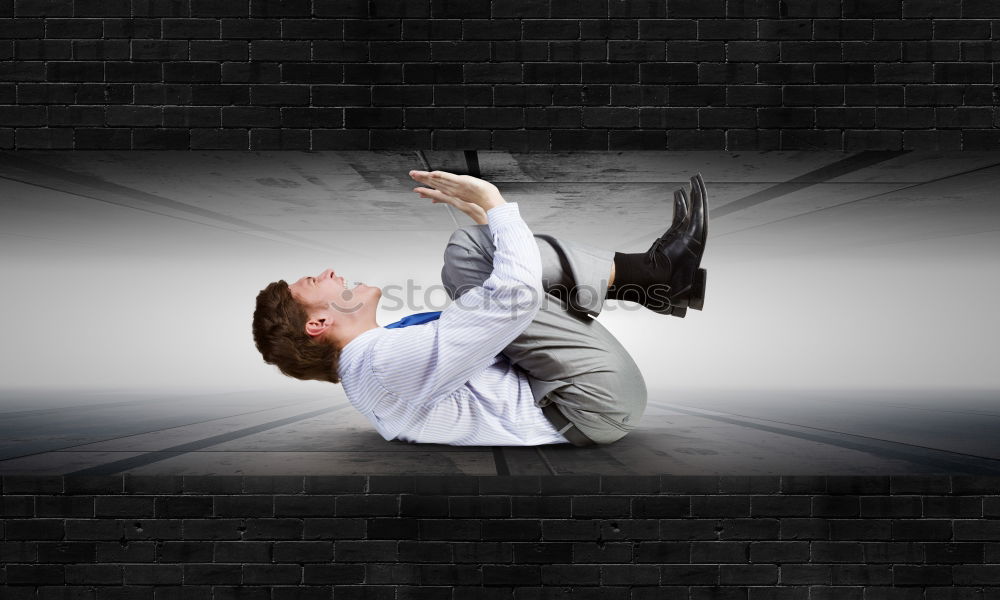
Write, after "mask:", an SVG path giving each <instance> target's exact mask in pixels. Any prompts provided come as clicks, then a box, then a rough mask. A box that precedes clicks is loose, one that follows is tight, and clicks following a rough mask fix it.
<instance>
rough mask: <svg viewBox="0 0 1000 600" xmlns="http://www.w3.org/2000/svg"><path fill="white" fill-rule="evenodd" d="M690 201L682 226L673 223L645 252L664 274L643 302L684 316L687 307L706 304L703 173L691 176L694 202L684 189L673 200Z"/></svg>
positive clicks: (705, 230) (705, 205) (649, 289)
mask: <svg viewBox="0 0 1000 600" xmlns="http://www.w3.org/2000/svg"><path fill="white" fill-rule="evenodd" d="M678 202H683V203H684V204H685V205H689V206H690V207H691V208H690V212H689V213H688V214H687V216H686V217H685V219H684V221H683V222H682V223H681V225H680V227H678V228H677V229H674V228H673V227H671V229H670V230H668V231H667V232H666V233H665V234H663V236H661V237H660V238H658V239H657V240H656V241H655V242H653V245H652V246H651V247H650V248H649V250H648V251H647V253H646V256H647V258H648V261H649V263H650V268H651V269H652V270H654V271H656V272H659V273H661V274H663V279H662V280H661V282H660V283H656V284H652V285H650V286H649V288H648V289H647V295H648V299H647V302H644V303H643V304H644V305H645V306H646V307H647V308H649V309H650V310H652V311H654V312H657V313H660V314H669V315H673V316H675V317H682V318H683V317H684V316H685V314H686V313H687V309H688V308H689V307H690V308H693V309H695V310H702V308H704V306H705V283H706V279H707V275H708V272H707V271H706V270H705V269H702V268H701V257H702V255H703V254H704V252H705V242H706V240H707V238H708V202H707V191H706V189H705V182H704V180H703V179H702V178H701V174H700V173H699V174H697V175H695V176H694V177H692V178H691V202H690V204H689V203H688V202H687V194H686V193H685V192H684V190H683V189H679V190H677V191H676V192H674V203H675V205H676V204H677V203H678Z"/></svg>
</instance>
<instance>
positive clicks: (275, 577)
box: [242, 542, 348, 585]
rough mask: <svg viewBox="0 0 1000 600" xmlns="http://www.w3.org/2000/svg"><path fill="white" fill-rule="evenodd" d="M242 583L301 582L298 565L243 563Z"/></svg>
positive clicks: (288, 583) (280, 583)
mask: <svg viewBox="0 0 1000 600" xmlns="http://www.w3.org/2000/svg"><path fill="white" fill-rule="evenodd" d="M345 543H348V542H345ZM242 569H243V583H244V584H251V585H254V584H271V585H273V584H278V585H282V584H284V585H294V584H298V583H301V582H302V567H301V566H299V565H260V564H255V565H243V567H242Z"/></svg>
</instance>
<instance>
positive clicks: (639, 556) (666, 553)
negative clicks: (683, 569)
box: [635, 541, 714, 564]
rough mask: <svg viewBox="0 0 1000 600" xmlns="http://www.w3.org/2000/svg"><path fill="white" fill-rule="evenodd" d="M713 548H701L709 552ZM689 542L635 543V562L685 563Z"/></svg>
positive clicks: (688, 557) (689, 550)
mask: <svg viewBox="0 0 1000 600" xmlns="http://www.w3.org/2000/svg"><path fill="white" fill-rule="evenodd" d="M711 551H714V549H709V550H703V551H702V552H707V553H710V552H711ZM691 553H692V551H691V544H690V543H688V542H659V541H652V542H641V543H637V544H636V545H635V562H640V563H644V562H654V563H660V564H665V563H686V562H689V560H691Z"/></svg>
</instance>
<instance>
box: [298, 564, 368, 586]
mask: <svg viewBox="0 0 1000 600" xmlns="http://www.w3.org/2000/svg"><path fill="white" fill-rule="evenodd" d="M364 580H365V567H364V565H336V564H333V565H317V564H307V565H304V567H303V576H302V583H304V584H306V585H322V584H346V583H364Z"/></svg>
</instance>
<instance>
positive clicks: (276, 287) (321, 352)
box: [253, 280, 340, 383]
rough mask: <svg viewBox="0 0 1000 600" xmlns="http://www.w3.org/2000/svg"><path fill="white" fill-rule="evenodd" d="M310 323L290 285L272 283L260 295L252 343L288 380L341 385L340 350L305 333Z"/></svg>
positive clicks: (267, 361)
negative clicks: (339, 369)
mask: <svg viewBox="0 0 1000 600" xmlns="http://www.w3.org/2000/svg"><path fill="white" fill-rule="evenodd" d="M308 320H309V315H308V313H307V312H306V308H305V307H304V306H302V304H301V303H299V301H298V300H296V299H295V297H294V296H292V290H291V289H289V287H288V283H286V282H285V281H284V280H281V281H275V282H272V283H270V284H268V286H267V287H266V288H264V289H262V290H261V291H260V293H259V294H257V308H256V309H255V310H254V312H253V341H254V343H255V344H256V345H257V349H258V350H260V353H261V355H263V357H264V362H266V363H268V364H271V365H277V366H278V369H279V370H280V371H281V372H282V373H284V374H285V375H287V376H289V377H294V378H296V379H302V380H311V379H312V380H316V381H329V382H330V383H340V373H338V372H337V367H338V365H337V361H338V360H339V359H340V350H339V349H337V348H336V347H334V346H333V345H332V344H330V343H329V342H326V341H324V340H322V339H319V338H313V337H311V336H310V335H309V334H308V333H306V331H305V326H306V321H308Z"/></svg>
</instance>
